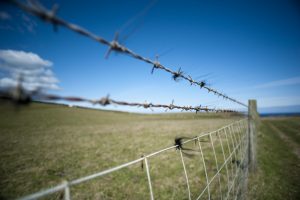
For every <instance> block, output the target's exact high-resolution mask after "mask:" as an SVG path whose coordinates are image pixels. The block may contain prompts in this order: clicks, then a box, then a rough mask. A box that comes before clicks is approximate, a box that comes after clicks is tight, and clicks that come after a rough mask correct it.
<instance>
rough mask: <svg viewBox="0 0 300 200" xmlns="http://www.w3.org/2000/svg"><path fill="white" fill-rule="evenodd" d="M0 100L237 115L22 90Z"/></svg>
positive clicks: (1, 95)
mask: <svg viewBox="0 0 300 200" xmlns="http://www.w3.org/2000/svg"><path fill="white" fill-rule="evenodd" d="M0 99H3V100H10V101H13V102H16V103H19V104H28V103H30V102H32V101H33V100H35V101H67V102H84V103H90V104H92V105H101V106H107V105H119V106H131V107H142V108H145V109H147V108H149V109H152V108H164V109H167V110H174V109H177V110H181V111H195V112H196V113H197V112H200V111H204V112H222V113H224V112H229V113H237V112H238V111H236V110H232V109H217V108H208V107H207V106H201V105H200V106H178V105H174V101H173V102H172V103H171V104H154V103H147V102H145V103H136V102H126V101H117V100H114V99H111V98H110V97H109V95H107V96H105V97H103V98H100V99H88V98H82V97H76V96H60V95H54V94H34V93H32V94H30V93H26V91H23V89H20V87H19V88H16V90H12V91H0Z"/></svg>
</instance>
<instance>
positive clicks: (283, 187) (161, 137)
mask: <svg viewBox="0 0 300 200" xmlns="http://www.w3.org/2000/svg"><path fill="white" fill-rule="evenodd" d="M240 118H241V116H236V115H230V114H197V115H196V114H188V113H180V114H153V115H150V114H132V113H122V112H111V111H100V110H90V109H80V108H69V107H65V106H57V105H47V104H38V103H35V104H31V105H30V107H25V108H21V109H17V110H16V109H15V108H14V107H10V106H6V105H4V104H1V106H0V127H1V134H0V142H1V146H0V158H1V162H0V166H1V167H0V177H1V178H0V199H14V198H17V197H21V196H24V195H28V194H31V193H33V192H37V191H39V190H41V189H45V188H48V187H50V186H55V185H57V184H60V183H61V182H62V181H64V180H73V179H76V178H79V177H82V176H86V175H89V174H92V173H95V172H99V171H102V170H105V169H108V168H111V167H114V166H117V165H119V164H123V163H125V162H128V161H131V160H134V159H137V158H139V157H141V155H143V154H148V153H151V152H154V151H157V150H160V149H162V148H165V147H168V146H171V145H173V144H174V138H175V137H176V136H195V135H198V134H200V133H201V132H203V131H205V132H207V131H213V130H216V129H217V128H220V127H222V126H224V125H227V124H229V123H231V122H234V121H236V120H238V119H240ZM259 130H260V131H259V134H258V139H257V140H258V150H257V152H258V155H257V157H258V170H257V173H256V174H251V175H250V180H249V184H248V186H249V190H248V191H249V192H248V194H247V195H248V197H249V198H248V199H300V198H299V190H300V185H299V179H300V175H299V167H300V163H299V157H298V154H297V152H298V150H297V148H299V145H300V144H299V130H300V118H267V119H263V120H262V124H261V127H260V129H259ZM203 145H204V149H203V151H204V154H205V160H206V162H207V168H208V169H209V174H208V175H209V177H212V176H213V175H214V173H215V172H216V167H215V165H214V159H213V155H212V150H211V149H209V148H208V146H207V148H205V142H204V144H203ZM191 148H193V147H192V146H191ZM216 151H217V154H218V155H221V151H220V148H217V149H216ZM226 153H227V154H228V153H229V152H226ZM198 158H199V157H197V158H186V159H185V162H186V166H187V171H188V175H189V178H190V185H191V193H192V198H193V199H194V198H195V197H197V196H198V195H199V191H202V190H203V189H204V186H205V175H204V174H203V165H202V163H201V162H200V160H199V159H198ZM218 159H220V156H218ZM149 163H150V172H151V179H152V183H153V190H154V196H155V198H156V199H187V191H186V182H185V177H184V174H183V170H182V164H181V162H180V156H179V153H178V151H175V150H171V151H168V152H166V153H164V154H160V155H158V156H156V157H153V158H151V159H149ZM231 170H233V168H229V171H231ZM221 175H222V176H221V181H222V185H223V186H226V179H225V171H222V172H221ZM230 178H232V177H230ZM215 180H216V181H215V183H213V184H212V187H211V191H212V199H217V198H218V194H217V189H218V183H217V179H215ZM226 189H227V188H223V189H222V190H224V191H226ZM71 194H72V199H148V198H149V190H148V185H147V178H146V175H145V169H144V168H143V169H142V168H141V163H138V164H136V165H134V166H131V167H128V168H124V169H122V170H120V171H117V172H114V173H112V174H109V175H106V176H103V177H99V178H97V179H95V180H92V181H89V182H86V183H84V184H80V185H78V186H74V187H72V188H71ZM49 198H50V199H62V193H55V194H54V195H50V196H49ZM46 199H48V198H46Z"/></svg>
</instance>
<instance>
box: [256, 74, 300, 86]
mask: <svg viewBox="0 0 300 200" xmlns="http://www.w3.org/2000/svg"><path fill="white" fill-rule="evenodd" d="M298 84H300V76H298V77H293V78H289V79H282V80H277V81H271V82H268V83H264V84H261V85H256V86H254V88H256V89H262V88H272V87H280V86H288V85H298Z"/></svg>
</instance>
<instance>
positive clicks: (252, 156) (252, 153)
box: [248, 99, 259, 172]
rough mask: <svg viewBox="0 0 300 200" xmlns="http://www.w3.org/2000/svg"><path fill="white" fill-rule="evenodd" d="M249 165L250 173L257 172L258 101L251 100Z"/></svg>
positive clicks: (249, 106)
mask: <svg viewBox="0 0 300 200" xmlns="http://www.w3.org/2000/svg"><path fill="white" fill-rule="evenodd" d="M248 104H249V105H248V142H249V144H248V163H249V171H250V172H254V171H255V170H256V165H257V161H256V135H257V132H256V131H257V130H256V123H257V120H258V116H259V115H258V113H257V103H256V100H253V99H250V100H249V102H248Z"/></svg>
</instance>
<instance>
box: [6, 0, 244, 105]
mask: <svg viewBox="0 0 300 200" xmlns="http://www.w3.org/2000/svg"><path fill="white" fill-rule="evenodd" d="M2 1H4V2H7V3H11V4H14V5H16V6H17V7H19V8H21V9H22V10H24V11H26V12H28V13H31V14H32V15H35V16H37V17H39V18H40V19H41V20H43V21H45V22H48V23H51V24H52V25H53V27H54V29H55V30H56V29H57V26H59V25H60V26H63V27H65V28H68V29H70V30H72V31H74V32H76V33H78V34H81V35H83V36H86V37H88V38H90V39H92V40H95V41H97V42H99V43H101V44H104V45H106V46H108V47H109V49H108V51H107V54H106V55H105V57H108V56H109V54H110V53H111V52H112V51H115V52H119V53H124V54H127V55H129V56H131V57H133V58H135V59H138V60H141V61H144V62H146V63H148V64H151V65H152V66H153V67H152V73H153V71H154V70H155V69H161V70H164V71H166V72H168V73H170V74H172V78H173V79H174V80H175V81H177V80H178V79H180V78H181V79H184V80H186V81H188V82H189V83H190V84H191V85H196V86H199V87H200V88H204V89H206V90H207V91H208V92H212V93H213V94H215V95H217V96H219V97H223V98H224V99H227V100H230V101H232V102H234V103H237V104H240V105H242V106H245V107H247V105H246V104H244V103H242V102H240V101H238V100H236V99H234V98H231V97H229V96H228V95H226V94H224V93H222V92H219V91H218V90H216V89H213V88H211V87H209V86H207V84H206V82H205V81H196V80H194V79H193V78H192V77H191V76H190V75H185V74H184V72H183V71H182V70H181V68H179V70H177V71H173V70H171V69H169V68H167V67H165V66H163V65H162V64H161V63H159V62H158V61H157V60H151V59H149V58H146V57H143V56H141V55H139V54H137V53H135V52H134V51H132V50H130V49H128V48H127V47H125V46H123V45H121V44H120V43H119V42H118V34H117V33H116V35H115V38H114V39H113V40H112V41H111V42H109V41H108V40H106V39H104V38H102V37H100V36H98V35H96V34H94V33H92V32H90V31H88V30H86V29H84V28H82V27H80V26H78V25H76V24H72V23H70V22H67V21H65V20H63V19H61V18H59V17H57V16H56V13H57V10H58V6H57V5H54V6H53V8H52V10H47V9H46V8H44V7H43V6H42V5H41V4H40V3H38V2H37V1H33V0H31V1H28V3H27V4H25V3H21V2H20V1H18V0H2Z"/></svg>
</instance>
